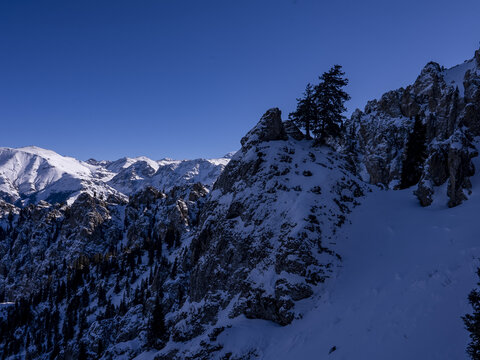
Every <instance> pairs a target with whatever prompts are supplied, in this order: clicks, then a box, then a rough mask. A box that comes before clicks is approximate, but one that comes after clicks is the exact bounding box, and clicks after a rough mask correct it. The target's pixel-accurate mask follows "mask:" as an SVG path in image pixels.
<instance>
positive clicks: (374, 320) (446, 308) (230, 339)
mask: <svg viewBox="0 0 480 360" xmlns="http://www.w3.org/2000/svg"><path fill="white" fill-rule="evenodd" d="M474 163H475V165H476V168H477V169H479V168H480V161H479V159H478V158H477V159H475V160H474ZM472 180H473V181H472V183H473V189H474V192H473V194H472V195H471V196H469V200H467V201H466V202H465V203H464V204H462V205H460V206H458V207H455V208H452V209H449V208H447V207H446V206H445V205H443V204H445V203H446V201H445V199H438V200H439V201H436V202H434V205H432V206H431V207H428V208H422V207H420V205H418V201H417V200H416V198H415V197H414V195H413V194H412V189H407V190H403V191H392V190H389V191H384V190H379V189H374V190H373V192H372V193H369V194H367V196H366V198H365V199H363V201H362V205H361V206H359V207H357V208H356V209H355V210H354V211H353V213H352V214H351V216H350V220H351V224H349V225H345V226H344V227H343V228H342V230H341V231H340V232H339V233H338V239H337V247H338V248H337V249H336V250H337V251H338V253H340V254H341V255H342V257H343V267H342V268H341V269H340V271H339V275H338V277H337V278H336V279H331V280H329V281H328V282H327V287H326V291H325V292H323V293H322V294H320V298H317V300H316V305H315V307H314V308H313V310H311V311H309V312H307V314H306V315H305V316H304V317H303V319H300V320H295V321H294V322H293V323H292V324H291V325H289V326H286V327H280V326H278V325H275V324H272V323H270V322H267V321H262V320H247V319H245V318H239V319H238V320H236V321H235V325H234V326H233V327H232V328H230V329H227V330H226V331H225V332H224V333H223V334H221V335H220V336H219V340H220V343H223V344H224V345H225V351H228V350H229V349H236V350H237V351H239V352H244V351H245V350H247V349H249V348H252V346H253V347H256V348H257V349H258V350H257V355H258V358H261V359H269V360H270V359H271V360H274V359H275V360H282V359H399V360H400V359H402V360H403V359H422V360H425V359H466V358H467V355H466V352H465V349H466V346H467V344H468V341H469V338H468V333H467V331H466V330H465V329H464V325H463V321H462V319H461V316H462V315H464V314H466V313H468V312H471V308H470V306H469V304H468V301H467V296H468V293H469V292H470V291H471V290H472V288H474V287H475V285H476V281H477V279H476V275H475V271H476V268H477V266H479V265H480V262H479V260H478V258H479V257H480V246H479V242H478V234H479V233H480V222H479V221H478V214H479V213H480V174H477V175H475V177H474V178H472ZM333 347H335V348H336V349H335V350H334V351H332V352H331V353H330V351H331V350H332V348H333ZM235 352H236V351H235V350H234V353H235Z"/></svg>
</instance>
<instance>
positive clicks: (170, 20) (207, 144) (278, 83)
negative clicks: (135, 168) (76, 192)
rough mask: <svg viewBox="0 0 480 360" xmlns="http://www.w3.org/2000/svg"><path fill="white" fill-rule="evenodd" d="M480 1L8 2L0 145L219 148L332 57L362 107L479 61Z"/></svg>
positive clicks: (227, 147)
mask: <svg viewBox="0 0 480 360" xmlns="http://www.w3.org/2000/svg"><path fill="white" fill-rule="evenodd" d="M479 14H480V1H478V0H471V1H461V0H458V1H452V0H449V1H445V0H434V1H433V0H425V1H423V0H422V1H419V0H416V1H412V0H406V1H385V0H381V1H380V0H363V1H358V0H356V1H354V0H352V1H346V0H343V1H342V0H337V1H320V0H317V1H314V0H295V1H293V0H271V1H267V0H241V1H229V0H221V1H208V0H204V1H198V0H196V1H193V0H192V1H182V0H169V1H162V0H135V1H134V0H132V1H122V0H112V1H107V0H102V1H98V0H95V1H93V0H81V1H80V0H79V1H68V0H61V1H48V0H45V1H44V0H32V1H27V0H15V1H10V0H4V1H0V124H1V127H0V146H9V147H20V146H27V145H37V146H41V147H44V148H48V149H52V150H54V151H57V152H59V153H60V154H62V155H69V156H74V157H77V158H79V159H83V160H86V159H88V158H90V157H94V158H96V159H116V158H119V157H122V156H138V155H146V156H148V157H151V158H154V159H160V158H163V157H172V158H196V157H219V156H222V155H223V154H225V153H227V152H229V151H232V150H236V149H238V148H239V146H240V145H239V141H240V138H241V137H242V136H243V135H244V134H245V133H246V132H247V131H248V130H249V129H250V128H251V127H252V126H253V125H255V123H256V122H257V121H258V119H259V117H260V116H261V115H262V114H263V113H264V111H265V110H267V109H268V108H270V107H273V106H278V107H280V109H281V110H282V111H283V116H284V118H286V117H287V116H288V113H289V112H290V111H292V110H293V108H294V107H295V103H296V101H295V98H296V97H299V96H300V95H301V93H302V91H303V89H304V86H305V84H306V83H307V82H309V81H310V82H314V81H316V79H317V76H318V75H320V74H321V73H322V72H324V71H326V70H328V69H329V68H330V66H331V65H333V64H335V63H338V64H341V65H343V67H344V70H345V71H346V73H347V76H348V77H349V79H350V85H349V86H348V91H349V93H350V94H351V96H352V100H351V101H350V102H349V103H348V108H349V111H350V112H351V111H352V110H354V109H355V108H357V107H360V108H363V107H364V105H365V103H366V101H367V100H369V99H372V98H376V97H379V96H380V95H381V94H382V93H383V92H385V91H387V90H390V89H394V88H398V87H400V86H405V85H407V84H409V83H411V82H412V81H414V79H415V78H416V76H417V75H418V73H419V72H420V70H421V68H422V67H423V66H424V65H425V64H426V63H427V62H428V61H430V60H434V61H437V62H439V63H440V64H442V65H445V66H447V67H449V66H453V65H455V64H457V63H461V62H463V61H464V60H466V59H468V58H471V57H472V56H473V53H474V51H475V49H477V48H478V47H479V41H480V21H479V20H478V16H479Z"/></svg>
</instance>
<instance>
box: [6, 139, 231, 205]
mask: <svg viewBox="0 0 480 360" xmlns="http://www.w3.org/2000/svg"><path fill="white" fill-rule="evenodd" d="M228 161H229V159H228V158H227V157H225V158H220V159H211V160H210V159H209V160H206V159H197V160H184V161H180V160H168V161H167V160H159V161H155V160H152V159H149V158H147V157H144V156H141V157H136V158H128V157H125V158H122V159H119V160H116V161H97V160H94V159H90V160H88V161H80V160H77V159H74V158H72V157H68V156H62V155H60V154H58V153H56V152H54V151H52V150H47V149H42V148H40V147H37V146H28V147H22V148H8V147H3V148H0V199H3V200H5V201H7V202H11V203H15V202H16V203H17V204H27V203H35V202H37V201H40V200H46V201H48V202H63V201H66V200H68V199H74V198H75V197H76V196H78V194H80V193H81V192H89V193H90V194H97V195H104V196H107V195H109V194H114V193H120V194H124V195H130V194H132V193H133V192H135V191H138V190H139V189H141V188H143V187H145V186H147V185H154V186H159V187H162V188H164V189H169V188H171V187H173V186H175V185H182V184H185V183H193V182H202V183H204V184H206V185H208V186H211V185H212V184H213V182H214V181H215V180H216V178H217V177H218V175H219V174H220V172H221V170H222V169H223V167H224V166H225V165H226V164H227V163H228Z"/></svg>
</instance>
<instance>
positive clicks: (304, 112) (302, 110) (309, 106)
mask: <svg viewBox="0 0 480 360" xmlns="http://www.w3.org/2000/svg"><path fill="white" fill-rule="evenodd" d="M313 95H314V93H313V86H312V84H310V83H308V84H307V86H306V87H305V92H304V93H303V98H298V99H297V109H296V110H295V111H294V112H292V113H290V114H289V115H288V117H289V118H290V120H293V122H294V123H295V125H297V126H298V127H299V128H301V129H305V134H306V136H307V138H309V139H310V138H311V136H310V131H311V129H312V128H313V127H314V125H315V124H316V122H317V117H318V110H317V106H316V105H315V101H314V98H313Z"/></svg>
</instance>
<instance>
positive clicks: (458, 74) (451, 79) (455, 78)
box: [442, 59, 476, 96]
mask: <svg viewBox="0 0 480 360" xmlns="http://www.w3.org/2000/svg"><path fill="white" fill-rule="evenodd" d="M475 68H476V64H475V59H470V60H468V61H465V62H464V63H463V64H460V65H456V66H453V67H451V68H450V69H447V70H444V71H443V73H442V75H443V78H444V80H445V83H446V84H447V85H450V86H453V87H458V90H459V93H460V96H464V93H465V88H464V86H463V80H464V78H465V73H466V72H467V71H468V70H470V71H472V70H474V69H475Z"/></svg>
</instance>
